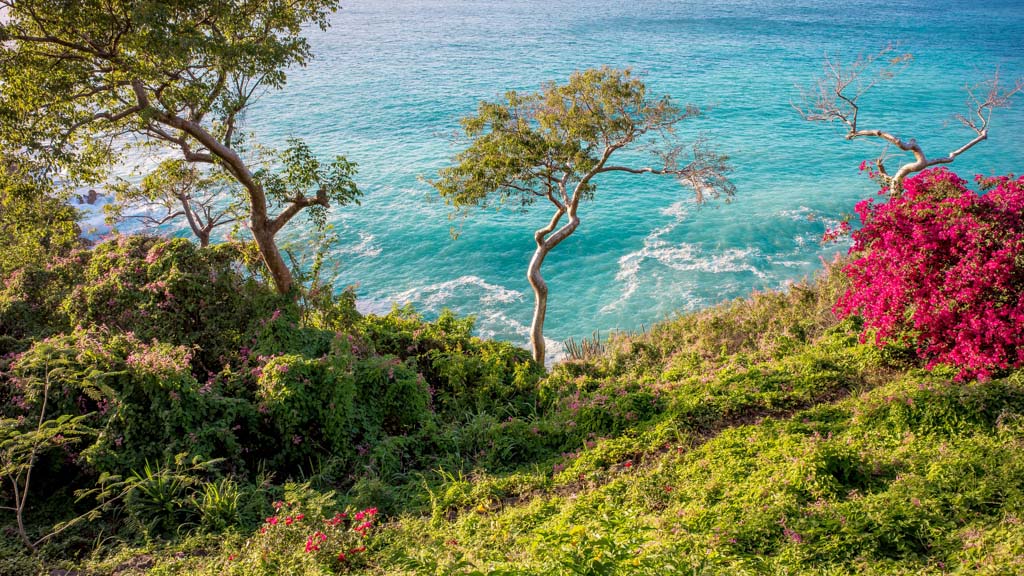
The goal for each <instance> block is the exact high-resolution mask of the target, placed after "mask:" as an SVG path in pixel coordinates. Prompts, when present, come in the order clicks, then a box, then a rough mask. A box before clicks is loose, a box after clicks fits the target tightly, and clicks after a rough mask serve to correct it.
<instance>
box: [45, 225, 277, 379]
mask: <svg viewBox="0 0 1024 576" xmlns="http://www.w3.org/2000/svg"><path fill="white" fill-rule="evenodd" d="M240 251H241V248H239V247H238V246H235V245H232V244H219V245H217V246H214V247H211V248H208V249H199V248H197V247H196V246H195V245H194V244H192V243H191V242H189V241H187V240H184V239H181V238H178V239H175V240H163V239H159V238H153V237H149V236H117V237H114V238H112V239H110V240H107V241H106V242H103V243H101V244H99V245H98V246H96V247H95V248H94V249H93V250H92V251H91V252H90V253H89V259H88V262H86V263H85V264H84V274H83V276H84V278H82V279H81V281H80V282H79V283H78V285H77V286H76V287H75V289H74V291H73V292H72V293H71V294H70V296H69V297H68V298H67V299H66V301H65V302H64V304H63V307H64V308H65V309H66V310H67V312H68V314H69V316H70V321H71V324H72V326H74V325H81V326H99V325H105V326H107V327H109V328H116V329H119V330H123V331H126V332H134V333H135V334H136V335H138V337H139V338H140V339H142V340H144V341H147V342H148V341H150V340H153V339H157V340H159V341H161V342H166V343H168V344H175V345H184V346H191V347H196V349H197V353H196V354H195V356H194V358H193V364H195V365H197V366H199V367H202V368H203V369H208V370H217V369H219V368H220V367H221V366H222V365H223V364H224V361H223V360H224V358H225V357H230V356H231V355H232V354H233V353H234V352H235V351H237V350H238V349H239V348H240V347H241V346H242V345H243V343H248V342H247V337H249V336H251V335H252V334H253V333H255V332H256V331H258V330H260V329H261V328H262V326H261V322H265V319H266V318H267V317H268V316H270V315H271V312H270V311H271V310H274V309H277V308H280V307H281V306H282V299H281V298H280V297H278V296H277V295H275V294H274V293H273V292H272V290H270V289H269V287H266V286H262V285H260V284H259V283H258V282H256V281H255V280H254V279H252V278H249V277H247V276H246V275H245V274H243V273H242V272H241V264H240V261H241V256H240Z"/></svg>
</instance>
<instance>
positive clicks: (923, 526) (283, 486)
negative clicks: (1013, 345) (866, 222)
mask: <svg viewBox="0 0 1024 576" xmlns="http://www.w3.org/2000/svg"><path fill="white" fill-rule="evenodd" d="M999 182H1003V181H1002V180H1000V181H999ZM906 197H908V198H911V199H912V198H913V197H914V195H913V193H910V194H907V195H906ZM245 262H246V252H245V249H244V247H241V246H231V245H220V246H217V247H215V248H214V249H212V250H206V249H204V250H197V249H196V248H194V247H193V246H192V245H190V244H189V243H187V242H184V241H180V240H178V241H173V240H172V241H167V240H159V239H154V238H145V237H120V238H113V239H111V240H109V241H107V242H106V243H104V244H101V245H99V246H97V247H96V248H94V249H93V250H90V251H85V252H82V251H76V250H75V249H74V248H70V249H68V251H66V252H65V253H63V254H61V255H58V256H54V261H53V262H52V263H51V266H50V267H49V268H50V272H53V271H54V270H56V271H58V272H59V273H57V274H56V275H55V276H53V277H54V278H65V279H67V280H66V286H64V287H63V288H61V287H59V286H58V285H59V282H54V283H53V285H54V286H55V287H54V288H53V289H52V290H51V291H50V296H48V297H49V298H51V299H52V301H54V302H56V303H58V306H56V308H55V312H54V313H53V314H52V315H50V316H49V317H48V318H49V320H48V324H47V325H46V326H45V327H43V328H40V327H39V326H38V322H37V323H36V324H35V325H32V326H27V325H26V326H21V325H20V324H18V322H27V320H25V318H26V316H24V315H19V314H17V313H15V311H16V310H17V309H18V307H17V306H14V305H12V303H19V302H20V303H22V304H25V303H26V302H28V301H30V300H31V299H32V298H34V297H35V296H33V295H31V294H28V293H26V291H25V289H24V286H25V285H24V284H22V283H19V282H14V283H7V285H6V288H5V291H4V292H3V306H0V311H5V312H4V314H5V315H3V316H2V318H3V321H4V322H6V324H4V325H5V326H19V328H18V329H17V330H12V332H11V333H12V334H13V333H14V332H17V333H18V334H20V336H18V337H13V336H12V337H9V339H8V342H9V346H10V349H11V352H9V353H8V354H7V356H5V357H4V360H3V365H2V366H0V368H2V369H3V370H4V374H5V378H4V384H3V392H2V394H3V400H4V420H3V423H4V430H5V434H6V436H5V440H4V441H3V442H0V446H2V450H3V457H4V458H6V460H5V462H8V463H10V464H14V463H16V462H17V463H20V466H21V468H17V469H15V468H13V467H10V466H8V467H5V468H4V474H5V485H4V488H3V490H4V492H3V498H4V503H5V505H7V504H8V503H11V502H12V501H13V487H14V486H15V485H17V486H18V490H19V492H18V494H19V495H20V496H21V498H22V499H23V501H24V502H25V505H24V506H21V507H20V511H19V512H17V514H16V513H15V512H16V511H7V512H4V514H5V515H4V516H3V517H2V518H3V523H4V527H3V528H2V529H3V530H4V531H5V534H8V535H10V536H12V538H6V539H5V541H4V542H5V543H4V551H3V555H2V557H3V560H2V562H3V564H2V566H0V568H2V571H3V573H11V574H36V573H40V572H47V571H49V570H52V569H62V570H72V571H75V572H77V573H80V574H111V573H116V574H133V573H134V574H142V573H147V574H211V575H212V574H282V573H289V574H344V573H365V574H502V573H504V574H664V573H682V574H687V573H689V574H744V573H748V574H765V573H778V574H781V573H787V574H800V573H806V574H821V573H830V574H894V573H897V574H898V573H908V574H909V573H914V574H917V573H934V574H947V573H957V572H961V573H991V574H1000V573H1006V571H1007V570H1010V571H1011V572H1012V571H1014V570H1017V569H1019V567H1020V565H1021V563H1022V562H1024V530H1022V529H1021V518H1022V514H1024V510H1022V506H1024V500H1022V492H1021V486H1024V468H1022V467H1021V466H1020V464H1019V462H1018V459H1017V458H1016V457H1015V455H1016V454H1017V453H1018V452H1019V449H1020V445H1021V441H1022V439H1024V427H1022V426H1021V422H1024V379H1022V372H1021V371H1019V370H1018V371H1013V370H1012V369H1011V368H1007V369H999V368H998V367H997V368H995V369H994V370H993V372H992V373H991V374H990V378H989V379H988V380H986V381H977V380H971V381H958V380H957V378H956V377H957V374H958V368H950V367H947V366H946V365H944V364H941V363H939V364H935V365H934V366H933V367H932V370H930V371H929V370H925V366H926V361H925V360H922V359H920V358H919V357H918V355H917V348H916V346H915V345H914V344H913V343H912V342H909V341H908V340H906V339H889V341H888V342H887V343H885V344H884V345H882V346H878V345H876V343H875V342H874V341H870V340H869V341H867V342H861V338H860V334H861V333H862V332H863V330H864V329H865V326H867V323H865V322H864V321H862V320H861V319H860V318H859V317H856V316H851V317H849V318H846V319H845V320H839V319H837V318H836V317H835V315H834V314H833V312H832V307H833V305H834V303H835V302H836V301H837V300H838V299H839V298H840V296H841V295H843V294H846V293H848V291H849V290H850V289H851V288H852V287H853V286H854V285H855V284H852V283H851V282H850V281H849V280H848V279H847V276H846V274H845V273H844V270H845V269H848V267H849V261H844V260H838V261H836V262H834V263H832V264H831V265H830V267H829V268H828V270H827V271H826V273H824V274H823V275H822V276H821V277H819V278H818V279H817V280H816V281H814V282H812V283H797V284H794V285H793V286H791V287H790V288H788V289H787V290H785V291H782V292H764V293H757V294H754V295H752V296H751V297H750V298H748V299H744V300H737V301H734V302H728V303H724V304H722V305H720V306H718V307H715V308H713V309H710V310H706V311H702V312H697V313H693V314H688V315H684V316H680V317H678V318H676V319H673V320H669V321H666V322H663V323H660V324H658V325H655V326H653V327H652V328H651V329H650V330H648V331H646V332H645V333H642V334H616V335H613V336H612V337H611V338H609V339H608V340H607V341H605V342H603V343H602V346H601V347H600V348H601V350H600V352H593V353H591V354H589V355H588V356H587V357H586V358H583V359H578V360H569V361H566V362H563V363H561V364H559V365H557V366H555V367H554V368H553V369H552V370H551V371H550V372H549V373H548V374H546V375H542V370H541V368H540V367H539V366H537V365H536V364H534V363H533V362H532V360H531V359H530V357H529V353H528V352H526V351H524V350H521V349H517V348H514V347H512V346H510V345H507V344H501V343H496V342H489V341H482V340H479V339H477V338H474V337H473V336H472V335H471V334H472V319H460V318H457V317H455V316H453V315H451V314H447V313H446V314H443V315H441V317H439V318H438V319H437V320H435V321H429V322H428V321H425V320H424V319H422V318H421V317H419V316H418V315H417V314H416V313H415V312H414V311H412V310H411V309H408V308H406V309H396V310H395V311H393V312H392V313H391V314H389V315H386V316H365V317H364V316H361V315H359V314H358V313H357V312H355V310H354V308H352V299H351V296H350V295H347V294H342V295H341V296H338V297H324V296H323V293H321V296H320V298H319V299H316V298H311V299H304V300H302V301H300V302H301V304H296V303H295V302H293V301H291V300H282V299H281V297H280V296H278V295H277V294H276V293H275V292H274V290H273V289H271V288H268V287H266V286H265V285H263V284H260V283H259V282H257V281H255V280H252V278H253V276H251V275H248V274H245V273H244V270H245V267H246V264H245ZM854 262H855V261H854ZM46 268H47V267H46V266H45V265H44V266H41V267H40V269H41V270H44V271H45V270H46ZM202 279H205V282H200V280H202ZM154 286H157V287H158V288H159V290H155V289H154ZM218 298H220V299H224V298H228V299H234V300H218ZM212 302H229V303H230V302H236V303H235V304H231V305H229V306H213V305H211V304H210V303H212ZM234 306H240V307H242V308H243V309H245V310H248V311H249V313H248V314H245V315H243V316H238V317H235V316H233V315H232V314H233V312H232V310H233V309H235V308H234ZM127 312H131V313H130V314H128V313H127ZM143 312H146V313H148V314H152V315H162V316H161V317H162V318H165V319H166V320H165V321H162V322H160V323H159V324H149V323H147V322H146V321H145V320H144V319H145V318H146V317H147V316H146V314H143ZM542 376H543V377H542ZM44 399H45V404H46V406H45V408H44V407H43V404H44ZM61 419H63V420H61ZM51 422H52V424H51ZM69 422H70V423H71V425H69V424H68V423H69ZM40 423H42V424H40ZM59 426H65V428H62V429H60V430H59V432H58V428H57V427H59ZM51 427H52V429H51ZM31 430H36V431H41V432H37V433H35V435H34V436H33V435H32V434H30V433H29V432H30V431H31ZM47 430H50V431H51V432H53V433H48V432H47ZM12 437H20V438H23V439H27V440H26V441H28V440H31V442H29V444H30V446H29V450H30V451H34V455H33V457H32V458H31V459H29V460H26V459H25V457H24V453H25V451H24V449H23V448H24V447H22V449H21V452H18V448H17V446H15V443H12V442H10V441H9V439H10V438H12ZM19 454H21V456H19ZM26 463H27V464H28V466H29V468H31V469H32V470H34V474H33V476H32V479H31V481H30V482H26V479H25V475H24V471H25V470H26V468H25V465H26ZM23 488H24V490H23ZM26 495H27V497H26ZM12 507H14V506H12ZM18 515H20V517H21V518H22V521H23V524H24V529H23V530H22V532H23V533H24V534H25V536H26V537H27V539H28V541H29V542H30V543H32V545H34V546H35V547H36V551H35V552H34V553H33V552H30V550H29V548H28V546H27V545H26V544H25V543H24V542H23V539H21V538H19V537H18V534H19V529H18V522H17V516H18ZM76 518H82V520H80V521H77V522H76V521H75V520H76ZM54 532H56V535H54V536H49V534H51V533H54ZM97 542H102V544H100V545H97Z"/></svg>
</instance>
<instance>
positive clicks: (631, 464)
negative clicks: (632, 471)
mask: <svg viewBox="0 0 1024 576" xmlns="http://www.w3.org/2000/svg"><path fill="white" fill-rule="evenodd" d="M623 466H625V467H626V468H632V467H633V461H632V460H626V463H625V464H623Z"/></svg>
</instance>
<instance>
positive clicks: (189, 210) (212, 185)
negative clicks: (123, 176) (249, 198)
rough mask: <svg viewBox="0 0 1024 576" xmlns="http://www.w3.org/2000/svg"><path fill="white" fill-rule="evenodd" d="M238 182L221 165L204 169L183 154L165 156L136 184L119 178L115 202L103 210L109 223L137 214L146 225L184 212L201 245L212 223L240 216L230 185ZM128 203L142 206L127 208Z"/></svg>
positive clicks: (158, 223) (155, 225) (215, 225)
mask: <svg viewBox="0 0 1024 576" xmlns="http://www.w3.org/2000/svg"><path fill="white" fill-rule="evenodd" d="M237 184H238V183H237V182H236V181H235V180H234V179H233V178H231V177H230V176H228V175H227V174H225V173H224V172H223V171H221V170H220V169H219V168H212V169H210V170H206V171H204V170H200V168H199V167H198V166H196V165H195V164H191V163H189V162H186V161H184V160H181V159H177V158H175V159H171V160H164V161H163V162H161V163H160V164H159V165H158V166H157V167H156V168H155V169H153V170H152V171H151V172H150V173H149V174H147V175H146V176H145V177H144V178H143V179H142V180H141V181H140V182H138V183H137V184H133V183H131V182H119V183H117V184H116V185H115V186H114V187H113V189H114V192H115V194H116V200H117V202H113V203H111V204H107V205H106V206H104V210H105V211H106V213H107V220H108V223H110V224H116V223H118V222H125V221H129V220H135V221H138V222H140V223H141V224H142V225H143V226H144V227H146V228H159V227H160V226H163V225H164V224H167V223H168V222H171V221H173V220H178V219H180V218H184V219H185V221H186V222H188V226H189V228H190V229H191V230H192V233H193V234H195V236H196V238H197V239H198V240H199V245H200V246H204V247H205V246H209V245H210V235H211V234H213V231H214V229H215V228H218V227H220V226H226V225H229V224H233V223H235V222H237V221H238V220H240V219H241V217H242V216H241V214H242V207H241V206H240V203H239V202H238V201H237V200H238V198H239V196H238V194H237V191H236V190H234V189H233V187H234V186H237ZM129 207H131V208H136V209H141V211H138V212H134V211H133V212H126V208H129Z"/></svg>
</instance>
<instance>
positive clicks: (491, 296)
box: [390, 275, 523, 309]
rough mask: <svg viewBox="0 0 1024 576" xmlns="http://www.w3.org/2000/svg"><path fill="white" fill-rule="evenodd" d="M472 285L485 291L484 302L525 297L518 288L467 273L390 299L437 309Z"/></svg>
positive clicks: (413, 289)
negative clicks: (512, 288)
mask: <svg viewBox="0 0 1024 576" xmlns="http://www.w3.org/2000/svg"><path fill="white" fill-rule="evenodd" d="M470 286H475V287H477V288H480V289H482V290H483V291H484V294H483V295H482V296H481V297H480V302H481V303H484V304H490V303H500V304H507V303H509V302H515V301H517V300H520V299H522V297H523V294H522V292H519V291H518V290H511V289H509V288H505V287H504V286H498V285H497V284H491V283H490V282H487V281H486V280H484V279H483V278H480V277H479V276H469V275H467V276H460V277H459V278H456V279H454V280H448V281H446V282H439V283H437V284H430V285H427V286H421V287H419V288H412V289H410V290H406V291H405V292H401V293H399V294H396V295H395V296H393V297H391V298H390V300H391V301H393V302H397V303H399V304H406V303H409V302H416V303H419V304H420V305H421V306H424V307H426V308H429V309H437V308H438V307H439V306H440V305H442V304H443V303H444V302H446V301H447V300H449V299H451V297H452V296H453V295H454V294H455V292H456V291H458V290H464V289H466V288H467V287H470Z"/></svg>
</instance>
